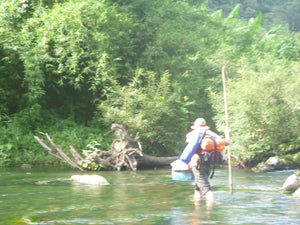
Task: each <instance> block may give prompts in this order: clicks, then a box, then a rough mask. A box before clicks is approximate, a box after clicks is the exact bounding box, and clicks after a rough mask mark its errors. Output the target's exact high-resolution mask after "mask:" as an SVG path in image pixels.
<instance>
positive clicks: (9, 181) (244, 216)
mask: <svg viewBox="0 0 300 225" xmlns="http://www.w3.org/2000/svg"><path fill="white" fill-rule="evenodd" d="M76 173H77V172H74V171H70V170H55V169H31V170H10V169H1V170H0V181H1V182H0V217H1V220H0V224H14V225H17V224H157V225H160V224H161V225H174V224H176V225H177V224H191V225H194V224H195V225H196V224H224V225H226V224H283V223H288V224H289V225H292V224H300V211H299V208H300V200H297V199H292V198H291V196H290V195H289V194H286V193H282V192H281V191H280V188H281V186H282V184H283V182H284V180H285V179H286V178H287V176H289V175H290V174H291V173H292V171H281V172H275V173H261V174H255V173H251V172H246V171H240V170H234V173H233V178H234V179H233V182H234V192H233V194H232V195H230V194H229V191H228V185H227V183H228V177H227V170H225V169H221V170H218V171H216V174H215V177H214V179H213V180H212V181H211V183H212V185H213V189H214V193H215V195H216V198H217V200H218V201H219V202H221V204H217V205H214V206H213V207H207V206H206V205H205V202H204V201H202V202H200V204H195V203H194V202H193V201H191V200H192V197H193V182H179V181H172V180H171V173H170V170H144V171H136V172H129V171H123V172H115V171H114V172H113V171H112V172H100V173H98V174H100V175H102V176H104V177H105V178H106V179H107V180H108V181H109V182H110V183H111V184H110V185H108V186H88V185H72V184H71V183H70V181H69V178H70V177H71V175H74V174H76Z"/></svg>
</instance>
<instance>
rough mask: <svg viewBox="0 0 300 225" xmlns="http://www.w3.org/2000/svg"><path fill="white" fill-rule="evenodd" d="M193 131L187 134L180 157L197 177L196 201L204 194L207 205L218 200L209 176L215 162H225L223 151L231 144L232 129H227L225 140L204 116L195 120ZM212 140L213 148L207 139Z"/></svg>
mask: <svg viewBox="0 0 300 225" xmlns="http://www.w3.org/2000/svg"><path fill="white" fill-rule="evenodd" d="M191 128H192V131H191V132H190V133H188V134H187V136H186V137H187V140H186V142H187V143H188V144H187V146H186V147H185V149H184V151H183V153H182V154H181V156H180V159H181V160H182V161H184V162H185V163H188V165H189V168H190V169H191V170H192V172H193V175H194V178H195V191H194V201H197V202H198V201H200V200H201V199H202V197H203V196H205V198H206V203H207V205H211V204H213V203H214V202H216V199H215V196H214V194H213V192H212V189H211V186H210V183H209V180H208V179H209V176H211V178H212V176H213V173H214V166H215V164H218V163H221V162H223V161H224V160H225V159H226V157H225V154H224V153H223V151H222V150H223V149H224V146H225V145H229V141H230V131H229V130H226V131H225V140H223V139H222V138H221V137H220V136H219V135H217V134H216V133H214V132H212V131H211V130H210V127H208V126H207V125H206V121H205V119H203V118H198V119H196V120H195V122H194V124H193V125H192V126H191ZM209 139H210V140H212V141H211V142H212V143H213V144H212V146H213V147H212V148H208V147H207V146H206V143H207V140H209Z"/></svg>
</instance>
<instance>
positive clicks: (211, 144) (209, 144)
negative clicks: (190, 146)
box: [200, 135, 225, 152]
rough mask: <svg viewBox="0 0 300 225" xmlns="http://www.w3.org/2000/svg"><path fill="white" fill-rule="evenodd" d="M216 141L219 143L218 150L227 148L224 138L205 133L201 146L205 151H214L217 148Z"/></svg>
mask: <svg viewBox="0 0 300 225" xmlns="http://www.w3.org/2000/svg"><path fill="white" fill-rule="evenodd" d="M215 143H216V145H217V151H218V152H220V151H223V150H224V148H225V141H224V139H223V138H221V137H219V136H217V137H212V136H208V135H205V136H204V138H203V140H202V141H201V144H200V148H201V150H203V151H214V150H215Z"/></svg>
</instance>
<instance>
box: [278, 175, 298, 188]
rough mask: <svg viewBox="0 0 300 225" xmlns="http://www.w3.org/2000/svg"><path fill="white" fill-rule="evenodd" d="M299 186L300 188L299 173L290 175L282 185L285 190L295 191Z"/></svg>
mask: <svg viewBox="0 0 300 225" xmlns="http://www.w3.org/2000/svg"><path fill="white" fill-rule="evenodd" d="M298 188H300V179H299V177H298V176H297V174H293V175H291V176H289V177H288V178H287V179H286V180H285V182H284V184H283V186H282V189H283V190H285V191H295V190H297V189H298Z"/></svg>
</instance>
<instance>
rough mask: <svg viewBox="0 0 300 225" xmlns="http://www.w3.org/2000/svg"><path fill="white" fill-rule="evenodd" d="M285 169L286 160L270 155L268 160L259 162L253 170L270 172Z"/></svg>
mask: <svg viewBox="0 0 300 225" xmlns="http://www.w3.org/2000/svg"><path fill="white" fill-rule="evenodd" d="M282 169H285V164H284V161H283V160H282V159H280V158H278V157H276V156H273V157H270V158H269V159H268V160H267V161H265V162H261V163H259V164H258V165H257V166H256V167H254V168H253V169H252V170H253V171H254V172H270V171H275V170H282Z"/></svg>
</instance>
